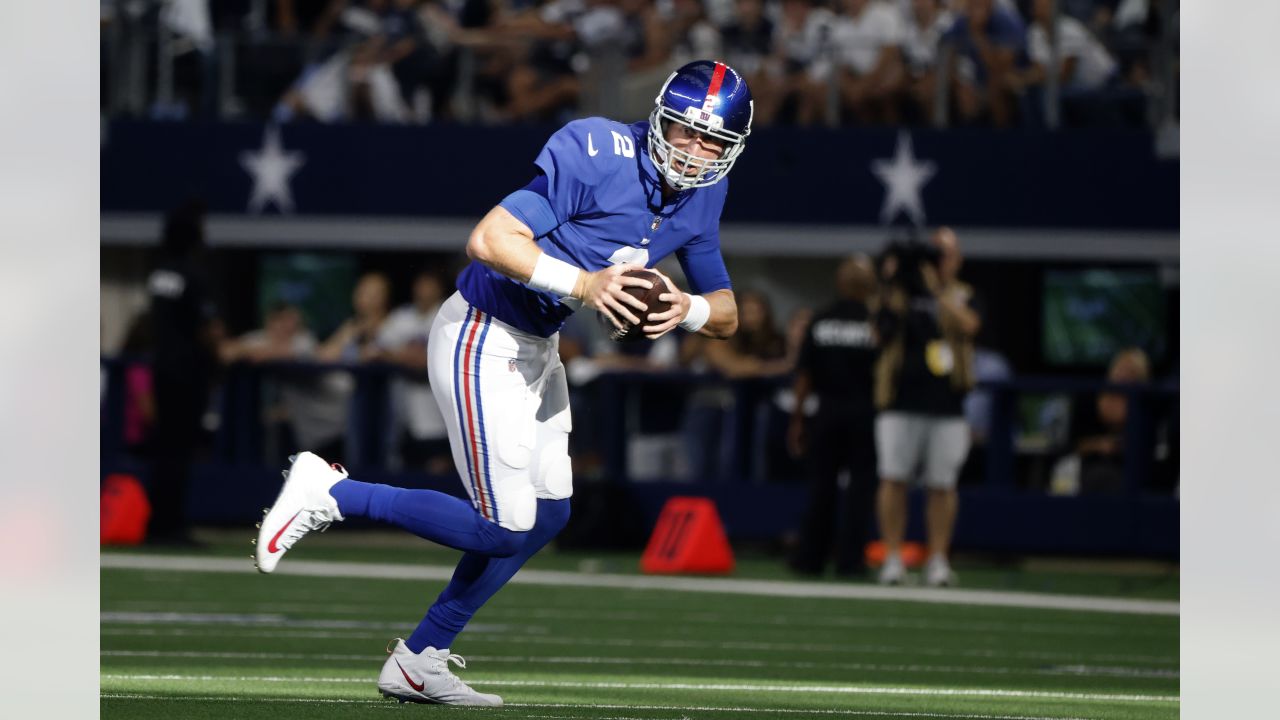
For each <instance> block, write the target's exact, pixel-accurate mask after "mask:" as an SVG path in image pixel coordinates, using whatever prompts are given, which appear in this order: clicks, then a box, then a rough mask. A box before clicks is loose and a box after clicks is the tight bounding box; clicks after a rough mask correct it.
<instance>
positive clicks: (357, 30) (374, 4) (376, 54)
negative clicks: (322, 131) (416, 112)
mask: <svg viewBox="0 0 1280 720" xmlns="http://www.w3.org/2000/svg"><path fill="white" fill-rule="evenodd" d="M398 1H399V0H397V2H398ZM410 17H411V15H410V14H409V13H408V12H406V11H402V10H400V9H398V8H395V7H393V6H392V4H391V0H365V1H364V2H363V3H352V2H350V0H334V2H332V3H331V4H330V5H329V7H328V8H327V9H326V11H325V14H324V16H323V17H322V18H321V19H320V21H319V22H318V23H317V25H316V33H315V35H316V37H317V38H324V37H325V36H327V35H328V33H329V29H330V27H332V26H333V25H335V24H336V25H337V26H338V27H339V29H340V33H339V34H338V36H337V41H336V42H337V44H338V46H339V47H338V50H337V51H336V52H334V53H333V54H331V55H329V56H328V57H327V58H326V59H325V60H324V61H323V62H320V63H317V64H313V65H312V66H310V67H308V68H307V69H306V70H305V71H304V72H303V75H302V77H301V78H299V79H298V81H297V83H295V85H294V86H293V87H292V88H290V89H289V90H288V91H287V92H286V93H285V95H284V97H283V98H282V99H281V101H280V103H279V104H278V105H277V106H276V109H275V111H274V113H273V115H274V117H275V119H276V120H277V121H280V122H283V121H288V120H291V119H293V118H295V117H297V116H299V115H301V116H304V117H311V118H314V119H316V120H320V121H321V122H338V121H343V120H351V119H354V118H367V117H372V118H374V119H377V120H380V121H383V122H407V121H408V120H409V117H410V115H409V108H408V106H407V105H406V104H405V102H404V100H403V99H402V97H401V93H400V87H399V85H398V84H397V83H396V78H395V75H394V74H393V73H392V71H391V68H390V66H389V65H388V61H389V60H391V61H399V60H402V59H404V57H402V56H401V55H399V54H398V52H399V51H402V50H405V49H406V48H408V47H410V46H411V45H412V43H409V42H407V41H408V35H409V33H410V32H411V29H410V25H411V21H410V20H409V18H410ZM389 33H390V34H389ZM389 38H390V39H391V40H392V43H393V44H394V46H395V47H397V48H398V50H397V52H394V53H390V54H389V53H388V47H389V44H388V39H389ZM402 40H403V41H406V42H400V41H402Z"/></svg>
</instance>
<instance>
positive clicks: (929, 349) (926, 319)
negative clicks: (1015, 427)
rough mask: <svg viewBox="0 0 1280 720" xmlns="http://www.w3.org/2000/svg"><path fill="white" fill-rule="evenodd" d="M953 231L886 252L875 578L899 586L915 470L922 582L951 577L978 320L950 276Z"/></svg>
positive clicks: (955, 256)
mask: <svg viewBox="0 0 1280 720" xmlns="http://www.w3.org/2000/svg"><path fill="white" fill-rule="evenodd" d="M960 265H961V255H960V247H959V243H958V240H957V239H956V236H955V233H954V232H952V231H951V230H950V229H948V228H941V229H939V230H938V231H937V232H935V233H934V236H933V243H932V245H930V246H927V247H920V246H918V245H916V244H914V243H910V244H896V245H894V246H891V247H890V248H889V250H888V252H887V253H886V258H885V261H884V265H883V267H884V271H883V272H884V275H885V283H884V285H883V288H884V289H883V292H882V294H881V302H880V311H879V313H878V315H877V329H878V332H879V337H880V341H881V348H882V350H881V354H880V358H879V360H878V361H877V363H876V387H875V400H876V406H877V407H878V408H879V409H880V415H879V416H878V417H877V418H876V450H877V463H878V465H879V471H880V490H879V496H878V498H877V514H878V516H879V520H880V533H881V536H882V539H883V540H884V544H885V551H886V556H885V562H884V565H883V566H882V567H881V569H880V582H881V583H885V584H897V583H901V582H902V581H903V580H904V579H905V566H904V564H903V561H902V556H901V548H902V542H903V539H904V535H905V532H906V524H907V483H908V482H909V481H911V480H912V479H913V478H914V477H915V471H916V468H917V467H920V468H921V473H920V475H919V478H920V479H921V480H922V481H923V483H924V485H925V486H926V493H927V497H926V505H925V521H926V528H927V536H928V545H929V560H928V564H927V566H926V570H925V581H926V582H927V583H928V584H929V585H935V586H937V585H949V584H952V583H954V582H955V576H954V574H953V573H952V572H951V566H950V562H949V560H948V555H949V552H950V544H951V534H952V531H953V529H954V527H955V518H956V482H957V480H958V478H959V473H960V467H961V465H963V464H964V460H965V456H966V455H967V454H968V451H969V428H968V426H967V425H966V424H965V421H964V415H963V407H962V402H963V399H964V395H965V393H966V392H968V390H969V389H970V388H971V387H972V386H973V377H974V371H973V338H974V336H976V335H977V332H978V330H979V328H980V326H981V319H980V317H979V315H978V313H977V311H976V310H975V309H974V307H973V291H972V289H971V288H969V286H968V285H966V284H964V283H962V282H961V281H960V280H959V278H958V273H959V270H960Z"/></svg>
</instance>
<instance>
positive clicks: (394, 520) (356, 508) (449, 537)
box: [329, 478, 528, 557]
mask: <svg viewBox="0 0 1280 720" xmlns="http://www.w3.org/2000/svg"><path fill="white" fill-rule="evenodd" d="M329 494H330V495H332V496H333V499H334V500H337V501H338V510H339V512H341V513H342V515H343V517H365V518H369V519H371V520H378V521H380V522H384V523H388V524H390V525H395V526H396V527H398V528H402V529H404V530H408V531H409V532H411V533H413V534H414V535H417V536H418V537H420V538H426V539H427V540H430V541H432V542H435V543H439V544H441V545H447V546H449V547H451V548H454V549H455V550H462V551H464V552H468V553H478V554H480V555H488V556H494V557H506V556H509V555H511V554H513V553H516V552H517V551H519V549H520V547H521V546H522V545H524V544H525V536H526V535H528V533H522V532H516V531H514V530H508V529H506V528H504V527H502V526H501V525H498V524H496V523H492V522H489V521H488V520H486V519H485V518H484V516H483V515H481V514H480V513H479V512H477V511H476V509H475V508H474V507H472V506H471V503H469V502H467V501H466V500H463V499H462V498H456V497H454V496H452V495H446V494H444V493H442V492H436V491H435V490H407V489H405V488H398V487H392V486H390V485H377V484H374V483H366V482H360V481H359V480H352V479H350V478H348V479H346V480H339V481H338V482H337V483H336V484H334V486H333V487H332V488H330V489H329Z"/></svg>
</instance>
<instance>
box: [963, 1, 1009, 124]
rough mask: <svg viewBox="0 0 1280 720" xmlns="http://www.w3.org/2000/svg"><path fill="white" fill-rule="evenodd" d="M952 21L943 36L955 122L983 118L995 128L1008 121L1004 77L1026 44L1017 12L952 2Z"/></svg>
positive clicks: (1006, 79) (987, 3) (983, 4)
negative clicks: (949, 63)
mask: <svg viewBox="0 0 1280 720" xmlns="http://www.w3.org/2000/svg"><path fill="white" fill-rule="evenodd" d="M954 7H955V13H956V18H955V22H954V23H953V24H952V26H951V29H950V30H948V31H947V33H946V35H945V36H944V41H945V42H947V43H948V44H949V45H950V46H951V48H952V49H953V50H954V56H953V57H952V66H951V72H950V77H951V82H952V88H953V95H954V97H955V102H956V107H957V109H958V110H959V113H960V118H961V120H962V121H964V122H966V123H972V122H975V121H977V120H979V119H980V118H981V117H982V116H984V115H985V116H987V117H988V118H989V119H990V121H991V122H992V124H994V125H995V126H996V127H1008V126H1009V125H1010V124H1012V121H1013V107H1012V98H1011V97H1010V94H1009V90H1008V87H1009V77H1010V74H1011V73H1012V72H1013V71H1014V68H1015V65H1016V63H1017V61H1018V57H1019V55H1020V54H1021V53H1022V52H1023V47H1024V46H1025V42H1026V29H1025V27H1024V26H1023V23H1022V20H1021V19H1020V18H1019V17H1018V15H1017V13H1016V12H1015V11H1013V10H1009V9H1006V8H1003V7H999V6H997V5H996V3H995V0H956V3H955V6H954Z"/></svg>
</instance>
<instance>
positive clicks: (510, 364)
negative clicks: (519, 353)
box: [507, 358, 516, 372]
mask: <svg viewBox="0 0 1280 720" xmlns="http://www.w3.org/2000/svg"><path fill="white" fill-rule="evenodd" d="M507 370H508V371H509V372H515V371H516V359H515V358H511V359H510V360H507Z"/></svg>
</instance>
